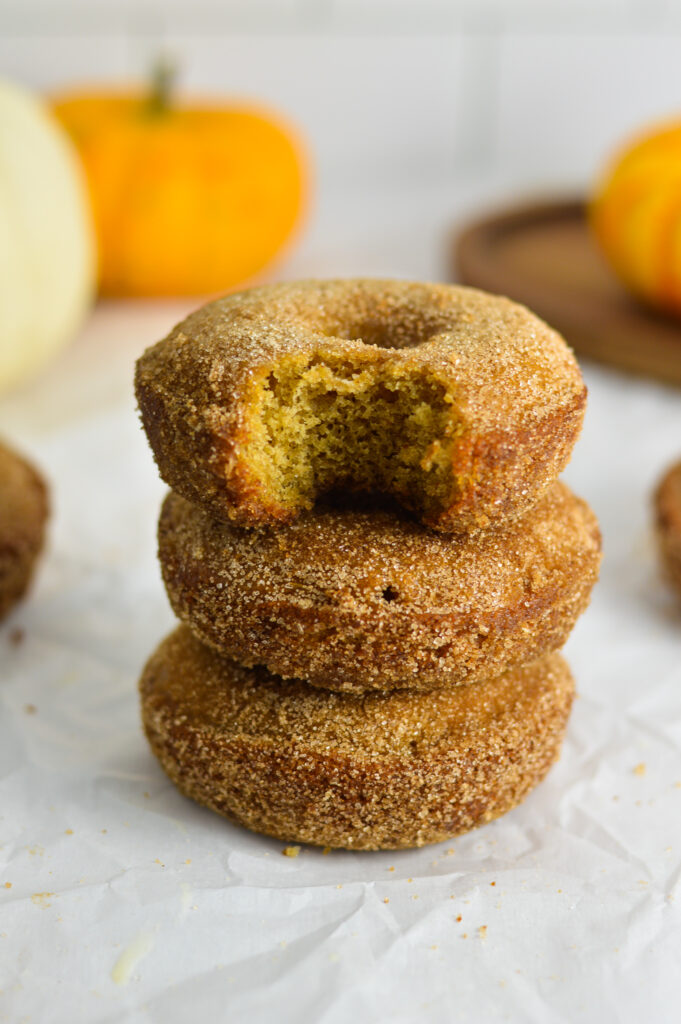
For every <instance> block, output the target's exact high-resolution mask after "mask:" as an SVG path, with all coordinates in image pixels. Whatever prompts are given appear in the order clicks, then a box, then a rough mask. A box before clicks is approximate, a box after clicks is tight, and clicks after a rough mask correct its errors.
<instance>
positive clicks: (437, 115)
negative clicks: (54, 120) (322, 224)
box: [0, 0, 681, 216]
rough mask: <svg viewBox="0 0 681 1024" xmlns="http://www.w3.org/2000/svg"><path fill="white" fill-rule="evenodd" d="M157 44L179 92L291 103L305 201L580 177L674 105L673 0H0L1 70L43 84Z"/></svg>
mask: <svg viewBox="0 0 681 1024" xmlns="http://www.w3.org/2000/svg"><path fill="white" fill-rule="evenodd" d="M163 46H165V47H169V48H170V49H171V50H173V51H175V52H176V53H177V55H178V57H179V59H180V61H181V64H182V67H183V79H184V84H185V86H186V87H187V88H191V89H195V90H198V91H216V92H226V93H230V94H233V95H234V94H236V95H239V94H241V95H249V96H253V97H256V98H260V99H263V100H265V101H269V102H270V103H272V104H274V105H276V106H278V107H280V108H281V109H282V110H283V111H285V112H286V113H288V114H289V116H290V117H291V118H292V119H294V120H295V121H297V122H298V123H299V124H300V125H301V127H302V128H303V130H304V132H305V133H306V135H307V137H308V139H309V141H310V145H311V147H312V149H313V151H314V154H315V159H316V164H317V174H318V181H319V194H320V196H323V197H326V196H328V195H330V194H331V193H333V194H335V195H340V194H342V193H346V194H351V193H358V192H362V194H363V196H364V199H365V202H366V203H367V208H370V207H371V205H372V204H374V205H375V206H376V207H377V208H381V203H382V196H383V194H384V193H387V192H395V193H397V192H399V191H400V190H402V192H405V191H406V190H407V189H409V188H411V189H412V191H414V190H418V189H420V190H421V191H423V192H424V193H425V192H428V191H429V190H438V189H439V190H440V192H442V193H443V194H447V185H448V183H451V189H452V194H454V191H456V189H457V188H458V186H459V184H460V183H462V182H465V183H466V187H467V188H468V186H470V185H471V183H472V184H475V183H476V182H481V181H483V180H485V179H490V180H494V181H495V182H496V183H497V187H501V188H502V189H503V188H505V189H506V190H507V191H512V190H518V189H520V190H524V191H527V192H530V191H531V190H532V189H535V188H551V187H553V188H555V187H558V186H560V187H567V188H572V187H576V186H577V187H578V186H580V185H583V184H585V183H587V182H588V181H590V180H591V178H592V176H593V174H594V173H595V170H596V169H597V168H598V166H599V165H600V164H601V163H602V162H603V159H604V157H605V155H606V154H607V153H608V152H609V151H610V150H611V148H612V146H613V145H615V144H616V143H617V142H618V141H619V140H620V139H622V138H623V137H625V136H626V135H627V134H628V133H629V132H631V131H632V130H634V129H636V127H637V126H638V125H639V124H640V123H642V122H647V121H649V120H650V119H651V118H652V119H654V118H656V117H663V116H667V115H669V114H674V113H679V114H681V0H0V74H3V75H7V76H11V77H15V78H18V79H20V80H23V81H25V82H27V83H29V84H30V85H32V86H35V87H37V88H40V89H53V88H56V87H60V86H64V85H66V84H70V83H76V82H82V81H98V80H102V81H110V80H112V79H129V78H130V77H131V76H139V75H140V74H142V73H144V71H145V69H146V67H147V66H148V65H149V63H150V62H151V60H152V57H153V55H154V54H155V53H157V52H158V49H159V48H160V47H163ZM499 183H500V184H499ZM469 191H470V189H469ZM473 191H475V189H474V190H473ZM467 194H468V193H467ZM398 214H399V211H396V213H395V216H398Z"/></svg>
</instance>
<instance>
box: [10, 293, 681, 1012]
mask: <svg viewBox="0 0 681 1024" xmlns="http://www.w3.org/2000/svg"><path fill="white" fill-rule="evenodd" d="M182 312H183V310H182V308H181V307H180V306H179V305H178V306H157V307H153V306H150V307H146V306H134V305H129V306H126V305H120V306H109V307H107V306H103V307H100V308H99V310H98V311H97V313H96V314H95V316H94V318H93V320H92V322H91V324H90V325H89V328H88V330H87V331H86V333H85V336H84V337H83V338H82V339H81V340H80V342H79V343H78V344H77V345H76V346H75V347H74V348H73V349H72V350H71V351H70V352H69V353H67V355H66V356H64V357H63V358H62V359H61V361H60V362H59V363H58V364H57V365H55V366H54V367H53V368H52V369H51V370H50V371H49V372H48V373H47V374H46V375H45V376H44V377H43V378H41V379H40V380H39V381H37V382H35V383H34V384H32V385H31V386H30V387H29V388H27V389H26V390H25V391H23V392H22V393H20V394H17V395H15V396H14V397H12V398H11V399H6V400H5V401H4V402H2V403H0V433H2V434H4V435H5V436H6V437H12V438H13V440H14V441H15V442H16V443H17V444H21V445H22V446H23V448H24V450H26V451H27V452H28V453H29V454H31V455H32V456H33V457H34V458H35V459H36V461H38V462H39V463H40V465H41V466H42V468H43V470H44V471H45V473H46V474H47V475H48V476H49V478H50V481H51V484H52V487H53V496H54V515H53V520H52V524H51V530H50V542H49V546H48V550H47V552H46V556H45V559H44V561H43V564H42V567H41V571H40V574H39V577H38V580H37V583H36V586H35V588H34V591H33V593H32V595H31V598H30V600H29V601H27V602H26V603H24V604H23V605H22V606H21V607H20V608H19V609H18V610H17V611H16V613H15V614H13V615H12V617H11V618H10V620H9V621H8V622H7V623H6V624H5V625H4V626H3V627H2V628H1V629H0V704H1V711H2V716H1V720H0V844H1V845H0V990H1V991H0V1020H1V1021H7V1022H11V1024H15V1022H19V1021H34V1022H40V1024H53V1022H59V1024H61V1022H65V1024H66V1022H68V1024H74V1022H76V1024H77V1022H81V1021H83V1022H87V1024H104V1022H107V1024H108V1022H111V1024H114V1022H122V1021H125V1022H132V1024H150V1022H153V1024H177V1022H185V1021H194V1020H197V1021H199V1020H200V1021H205V1022H206V1024H211V1022H214V1021H235V1022H242V1021H243V1022H250V1024H258V1022H269V1021H277V1022H280V1024H294V1022H295V1024H306V1022H311V1021H322V1022H324V1024H347V1022H349V1021H351V1022H353V1024H364V1022H374V1021H391V1022H392V1021H395V1022H412V1021H423V1022H431V1021H432V1022H459V1021H461V1022H469V1021H473V1020H475V1021H480V1022H483V1024H484V1022H496V1021H523V1022H526V1021H527V1022H535V1021H536V1022H541V1024H553V1022H573V1021H585V1022H587V1021H588V1022H594V1024H596V1022H598V1024H605V1022H609V1021H651V1022H655V1024H664V1022H670V1024H671V1022H677V1021H678V1020H679V1019H680V1015H681V1009H680V1008H679V1006H680V1002H681V999H680V997H681V881H680V880H681V602H679V601H677V600H676V599H675V597H674V596H673V595H672V594H671V592H669V591H668V589H667V588H666V586H665V585H664V583H663V582H662V581H661V580H660V578H659V576H658V569H657V565H656V560H655V550H654V546H653V544H652V539H651V531H650V510H649V494H650V491H651V488H652V486H653V484H654V482H655V480H656V478H657V477H658V475H659V473H660V471H661V470H662V468H663V467H664V466H665V464H666V463H668V462H670V461H671V460H672V459H673V458H675V457H677V456H681V392H678V391H672V390H667V389H665V388H663V387H662V386H657V385H655V384H651V383H645V382H642V381H636V380H633V379H628V378H626V377H623V376H619V375H617V374H615V373H609V372H607V371H605V370H600V369H596V368H593V367H586V368H585V370H586V376H587V381H588V383H589V386H590V403H589V411H588V416H587V424H586V427H585V431H584V434H583V437H582V440H581V442H580V444H579V447H578V449H577V451H576V453H575V457H574V459H573V462H572V464H571V466H570V468H569V471H568V474H567V479H568V480H569V482H570V483H571V485H572V486H573V487H574V488H575V489H576V490H577V491H578V492H579V493H581V494H583V495H584V496H585V497H586V498H587V499H588V500H589V501H590V502H591V503H592V505H593V506H594V508H595V509H596V512H597V513H598V515H599V516H600V519H601V524H602V528H603V533H604V538H605V552H606V555H605V561H604V566H603V572H602V579H601V582H600V584H599V586H598V588H597V589H596V591H595V593H594V598H593V602H592V605H591V608H590V610H589V611H588V612H587V614H586V615H585V617H584V618H583V619H582V620H581V621H580V623H579V625H578V626H577V629H576V630H575V632H574V634H573V636H572V638H571V639H570V641H569V644H568V647H567V650H566V653H567V655H568V658H569V660H570V662H571V664H572V667H573V670H574V672H575V675H576V677H577V681H578V687H579V693H580V698H579V700H578V701H577V703H576V706H575V709H574V712H573V716H572V719H571V722H570V727H569V732H568V737H567V741H566V744H565V747H564V751H563V755H562V759H561V761H560V763H559V764H558V765H557V766H556V767H555V768H554V769H553V771H552V772H551V774H550V776H549V778H548V779H547V781H546V782H545V783H544V784H542V785H541V786H540V787H539V789H537V790H536V791H535V793H534V794H532V795H531V796H530V798H529V799H528V800H527V801H526V803H525V804H524V805H523V806H522V807H520V808H519V809H517V810H515V811H513V812H512V813H511V814H509V815H507V816H506V817H505V818H503V819H501V820H500V821H498V822H496V823H494V824H492V825H489V826H487V827H485V828H484V829H481V830H480V831H478V832H474V833H472V834H470V835H467V836H464V837H462V838H460V839H458V840H456V841H454V842H450V843H446V844H443V845H440V846H435V847H430V848H425V849H423V850H420V851H414V852H404V853H385V854H383V853H378V854H366V853H365V854H362V853H344V852H333V853H331V854H329V855H327V856H324V855H323V854H322V853H321V851H318V850H314V849H310V848H303V849H302V851H301V853H300V855H299V856H298V857H297V858H289V857H284V856H282V848H283V845H284V844H283V843H279V842H275V841H271V840H268V839H264V838H261V837H259V836H256V835H252V834H250V833H248V832H246V831H243V830H240V829H238V828H235V827H232V826H230V825H228V824H226V823H225V822H224V821H222V820H221V819H219V818H218V817H216V816H214V815H212V814H211V813H210V812H208V811H204V810H202V809H201V808H199V807H197V806H195V805H193V804H192V803H190V802H189V801H187V800H185V799H184V798H183V797H181V796H180V795H179V794H178V793H176V792H175V790H174V789H173V788H172V787H171V786H170V784H169V783H168V782H167V781H166V779H165V777H164V776H163V774H162V773H161V771H160V769H159V768H158V767H157V765H156V763H155V762H154V760H153V759H152V757H151V755H150V753H149V751H148V749H147V746H146V742H145V740H144V737H143V735H142V732H141V729H140V725H139V717H138V707H137V695H136V683H137V677H138V674H139V671H140V667H141V665H142V663H143V662H144V660H145V659H146V657H147V655H148V654H149V653H150V651H151V650H152V649H153V647H154V646H155V645H156V643H157V642H158V641H159V640H160V638H161V637H162V636H163V635H164V633H165V632H167V631H168V629H169V628H170V627H171V625H172V617H171V614H170V611H169V609H168V606H167V603H166V599H165V595H164V593H163V589H162V586H161V582H160V577H159V571H158V568H157V565H156V561H155V537H154V534H155V526H156V517H157V514H158V506H159V502H160V498H161V495H162V493H163V488H162V485H161V484H160V482H159V481H158V479H157V475H156V472H155V469H154V466H153V464H152V461H151V457H150V455H149V453H148V450H147V447H146V443H145V440H144V437H143V435H142V433H141V430H140V428H139V426H138V423H137V419H136V415H135V412H134V405H133V400H132V395H131V375H132V362H133V360H134V358H135V356H136V355H137V354H138V352H139V351H141V349H142V348H143V347H144V345H145V344H147V343H149V342H151V341H153V340H156V338H157V337H160V336H161V335H162V334H163V333H164V332H165V330H166V329H167V328H168V327H169V326H170V325H171V324H172V323H173V322H174V321H175V320H176V319H177V318H178V317H179V316H180V315H181V313H182Z"/></svg>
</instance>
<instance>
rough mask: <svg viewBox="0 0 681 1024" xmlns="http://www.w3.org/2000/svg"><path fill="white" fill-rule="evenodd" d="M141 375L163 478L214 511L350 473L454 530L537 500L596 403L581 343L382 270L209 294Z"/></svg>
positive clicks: (335, 484)
mask: <svg viewBox="0 0 681 1024" xmlns="http://www.w3.org/2000/svg"><path fill="white" fill-rule="evenodd" d="M136 389H137V397H138V401H139V407H140V411H141V415H142V422H143V424H144V428H145V430H146V432H147V435H148V438H149V441H150V443H151V447H152V449H153V452H154V455H155V458H156V461H157V463H158V467H159V470H160V473H161V476H162V477H163V479H164V480H165V481H166V483H168V484H169V485H170V486H171V487H172V488H173V489H174V490H175V491H177V492H178V493H179V494H182V495H183V496H184V497H185V498H187V499H188V500H189V501H192V502H194V503H195V504H197V505H200V506H202V507H203V508H204V509H205V510H207V511H209V512H211V513H212V515H213V516H215V517H217V518H220V519H227V520H232V521H234V522H235V523H238V524H241V525H246V526H257V525H262V524H276V523H283V522H288V521H290V520H292V519H294V518H295V516H296V515H297V514H298V513H299V512H300V511H301V510H303V509H309V508H311V507H312V506H313V504H314V502H315V500H316V499H317V497H319V496H320V495H323V494H324V493H326V492H327V491H331V490H334V489H336V488H343V489H346V490H347V489H348V488H354V489H356V490H359V491H379V492H382V493H385V494H390V495H391V496H392V497H393V498H395V499H396V500H398V501H399V502H400V503H402V504H403V505H404V506H406V507H408V508H410V509H412V510H413V511H415V512H416V513H417V514H418V515H419V517H420V518H421V519H422V521H423V522H424V523H425V524H426V525H428V526H430V527H432V528H434V529H437V530H442V531H445V532H452V531H453V532H471V531H473V530H475V529H478V528H484V527H486V526H487V525H488V524H489V523H490V522H491V521H492V520H496V519H502V518H509V517H511V516H515V515H517V514H520V513H521V512H523V511H524V510H525V509H527V508H529V507H530V506H531V505H532V504H534V502H535V501H536V500H537V498H538V497H539V496H540V495H541V494H542V493H543V492H544V491H545V490H546V489H547V487H548V485H549V484H550V483H551V482H552V481H553V480H554V479H555V478H556V476H557V475H558V473H559V472H560V471H561V470H562V469H563V467H564V466H565V464H566V463H567V461H568V459H569V457H570V453H571V451H572V447H573V445H574V443H575V440H576V438H577V436H578V434H579V431H580V429H581V425H582V418H583V414H584V406H585V401H586V389H585V387H584V383H583V381H582V378H581V375H580V372H579V368H578V366H577V363H576V362H575V359H574V357H573V355H572V353H571V351H570V350H569V349H568V347H567V346H566V344H565V342H564V341H563V339H562V338H561V337H560V335H558V334H557V333H556V332H555V331H553V330H551V329H550V328H549V327H547V326H546V324H545V323H543V322H542V321H541V320H539V319H537V317H536V316H534V315H533V314H532V313H530V312H529V311H528V310H527V309H525V308H524V307H522V306H518V305H516V304H515V303H513V302H510V301H509V300H508V299H504V298H499V297H496V296H492V295H486V294H485V293H484V292H480V291H476V290H474V289H471V288H462V287H456V286H453V285H439V284H418V283H410V282H405V281H379V280H347V281H303V282H299V283H293V284H280V285H273V286H268V287H264V288H255V289H252V290H251V291H247V292H242V293H241V294H237V295H229V296H227V297H226V298H223V299H220V300H218V301H217V302H213V303H211V304H209V305H207V306H204V307H203V308H202V309H199V310H198V311H197V312H195V313H194V314H192V315H191V316H189V317H188V318H187V319H186V320H184V321H183V322H182V323H181V324H179V325H178V326H177V327H176V328H175V329H174V330H173V331H172V332H171V334H170V335H169V336H168V337H167V338H166V339H165V340H164V341H161V342H159V343H158V344H157V345H155V346H154V347H153V348H150V349H148V350H147V351H146V352H145V353H144V354H143V355H142V356H141V358H140V359H139V361H138V364H137V374H136Z"/></svg>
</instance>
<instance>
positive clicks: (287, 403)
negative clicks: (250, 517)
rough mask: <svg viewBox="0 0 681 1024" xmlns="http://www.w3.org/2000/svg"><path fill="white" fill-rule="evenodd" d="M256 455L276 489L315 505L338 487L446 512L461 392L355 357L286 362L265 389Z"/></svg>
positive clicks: (297, 502)
mask: <svg viewBox="0 0 681 1024" xmlns="http://www.w3.org/2000/svg"><path fill="white" fill-rule="evenodd" d="M253 413H254V415H253V420H252V422H251V425H250V429H249V435H250V438H251V443H250V444H249V462H250V463H251V466H252V467H253V469H254V470H255V473H256V475H257V477H258V479H259V481H260V483H261V485H264V487H265V488H266V489H267V491H268V492H269V496H270V497H271V498H273V499H274V500H276V501H278V502H280V503H281V504H282V505H284V506H287V507H291V508H301V507H303V508H304V507H310V506H311V505H312V503H313V502H314V500H315V498H317V497H319V496H320V495H323V494H325V493H327V492H329V491H332V490H335V489H337V488H338V487H350V488H354V489H359V490H362V491H378V492H384V493H388V494H391V495H394V496H395V497H397V498H404V499H405V500H406V501H407V503H408V504H409V505H410V506H412V507H416V508H418V509H419V510H421V511H424V512H431V511H437V510H439V509H440V508H441V507H442V506H443V505H444V504H445V503H447V502H448V501H449V500H450V498H451V494H452V490H453V488H454V487H455V481H454V479H453V476H452V471H451V450H452V446H453V444H454V443H455V440H456V436H457V434H458V433H459V432H460V425H459V423H458V421H457V418H456V415H455V408H454V406H453V399H452V397H451V395H449V394H448V392H447V390H446V387H445V386H444V385H443V384H442V382H440V381H438V380H437V379H435V377H434V376H433V375H432V374H429V373H428V372H427V371H425V370H424V371H415V370H414V369H413V368H412V369H410V370H406V369H405V370H403V371H402V372H400V369H399V367H395V366H392V367H387V366H386V365H385V364H384V363H383V364H379V365H375V364H371V363H368V362H366V361H359V360H358V361H357V362H356V363H353V361H352V359H351V358H347V357H345V358H343V360H342V361H334V360H333V359H332V358H331V357H323V356H319V355H317V356H314V357H312V358H309V359H308V360H307V362H306V363H305V364H303V365H302V366H301V364H300V362H299V361H295V362H293V361H289V362H281V363H279V364H277V365H275V366H273V367H272V368H271V369H270V372H269V373H268V374H267V375H266V376H265V377H264V379H263V380H262V382H261V384H260V387H259V394H258V397H257V399H256V402H255V403H254V408H253Z"/></svg>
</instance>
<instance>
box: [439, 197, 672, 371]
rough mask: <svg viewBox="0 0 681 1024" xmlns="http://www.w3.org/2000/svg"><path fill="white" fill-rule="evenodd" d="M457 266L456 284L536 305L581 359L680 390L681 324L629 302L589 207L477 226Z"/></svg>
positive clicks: (579, 204) (553, 209) (542, 208)
mask: <svg viewBox="0 0 681 1024" xmlns="http://www.w3.org/2000/svg"><path fill="white" fill-rule="evenodd" d="M453 262H454V266H453V271H454V275H455V277H456V279H457V280H459V281H461V282H463V283H464V284H470V285H474V286H475V287H476V288H484V289H485V290H486V291H490V292H496V293H497V294H501V295H508V296H509V298H511V299H516V301H518V302H522V303H524V304H525V305H526V306H529V307H530V309H532V310H534V312H535V313H537V314H538V315H539V316H540V317H542V319H544V320H546V321H547V322H548V323H549V324H551V326H552V327H555V328H556V329H557V330H559V331H560V332H561V334H563V335H564V337H565V338H566V339H567V341H568V342H569V344H570V345H572V347H573V348H574V349H575V351H576V352H578V353H581V354H583V355H585V356H590V357H591V358H593V359H598V360H600V361H601V362H604V363H610V364H611V365H613V366H618V367H620V368H621V369H623V370H628V371H631V372H633V373H639V374H645V375H646V376H650V377H657V378H658V379H660V380H664V381H667V382H670V383H673V384H679V385H681V321H679V320H674V319H672V318H671V317H666V316H664V315H662V314H658V313H656V312H654V311H651V310H649V309H648V308H646V307H645V306H643V305H640V304H639V303H637V302H636V300H635V299H633V298H631V297H630V296H629V295H628V293H627V292H626V291H625V290H624V288H623V286H622V285H621V284H620V283H619V282H618V281H617V279H616V278H615V277H614V275H613V274H612V272H611V271H610V270H609V268H608V267H607V265H606V263H605V262H604V260H603V258H602V257H601V255H600V253H599V251H598V249H597V248H596V245H595V243H594V242H593V240H592V238H591V235H590V233H589V229H588V226H587V222H586V207H585V204H584V202H583V201H582V200H571V201H569V202H560V203H543V204H540V205H537V204H535V205H532V206H522V207H518V208H516V209H511V210H508V211H507V212H504V213H501V214H500V215H497V216H495V217H490V218H489V219H486V220H483V221H479V222H478V223H476V224H472V225H471V226H470V227H469V228H467V229H466V230H464V232H463V233H462V234H461V235H460V236H459V238H458V239H457V240H456V242H455V245H454V261H453Z"/></svg>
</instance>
